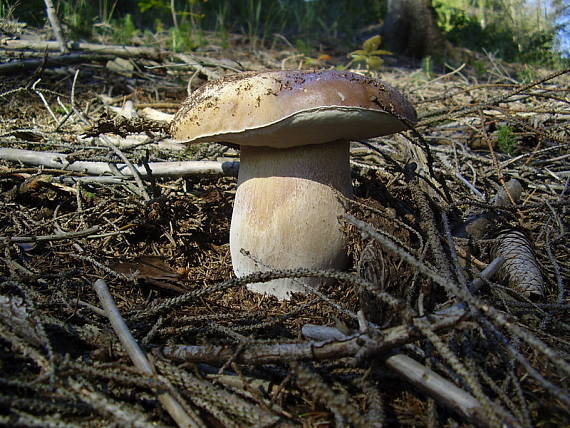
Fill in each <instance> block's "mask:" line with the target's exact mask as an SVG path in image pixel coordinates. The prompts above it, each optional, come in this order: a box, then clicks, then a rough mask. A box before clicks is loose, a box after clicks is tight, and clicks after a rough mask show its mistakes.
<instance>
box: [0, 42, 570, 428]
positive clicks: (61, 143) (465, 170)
mask: <svg viewBox="0 0 570 428" xmlns="http://www.w3.org/2000/svg"><path fill="white" fill-rule="evenodd" d="M43 46H44V48H45V47H46V46H48V45H45V44H44V45H43ZM48 47H49V46H48ZM109 52H112V51H109ZM129 52H131V54H132V55H129V61H128V63H129V64H130V65H132V69H131V66H129V67H128V70H127V71H128V72H125V69H124V67H120V70H115V69H114V68H113V67H107V68H105V67H102V66H100V65H98V64H99V63H98V61H101V60H102V61H108V60H111V61H114V64H116V63H123V61H117V60H116V59H115V58H111V59H110V58H109V55H111V54H109V53H108V52H107V53H105V57H104V58H103V59H97V58H94V57H91V58H90V59H89V62H86V63H83V64H82V65H81V66H70V65H60V66H58V68H51V67H49V64H48V65H46V68H45V70H44V71H43V74H42V75H41V76H35V75H34V76H32V72H30V74H29V75H28V74H25V73H27V72H22V74H23V75H22V76H20V77H19V78H16V77H13V76H7V77H6V78H5V79H2V81H1V82H0V117H2V121H1V122H0V148H2V149H20V150H26V151H32V150H33V151H35V152H53V153H61V154H63V155H65V156H66V157H67V158H68V164H71V165H72V164H73V163H74V162H103V163H105V165H107V166H108V168H110V170H109V171H108V172H107V173H106V175H97V174H95V173H90V172H89V171H87V170H81V171H73V172H72V171H70V170H69V169H68V168H67V167H66V165H65V164H61V165H60V164H58V165H57V166H53V167H51V166H50V167H48V166H44V167H39V166H34V165H33V164H29V163H26V164H24V163H19V162H17V161H8V160H0V192H1V194H0V216H1V218H2V222H1V224H0V277H1V278H3V279H2V280H1V282H0V355H1V356H0V389H2V390H9V391H10V393H9V394H6V393H0V404H1V405H0V407H1V409H0V424H4V425H12V426H16V425H22V426H86V427H103V426H113V425H118V424H123V425H132V426H134V425H136V426H174V422H173V420H172V419H170V417H169V415H168V414H167V413H166V412H165V410H164V409H163V408H162V407H161V402H160V400H159V399H158V397H159V396H161V395H162V394H164V393H168V394H170V396H172V397H174V398H175V399H176V400H177V402H179V403H180V405H181V407H182V408H183V409H184V410H185V411H187V412H188V413H192V414H194V415H196V420H197V421H198V420H199V421H198V422H196V424H197V426H236V427H238V426H321V425H328V426H349V425H350V426H381V424H383V426H395V425H402V426H427V425H430V426H435V425H438V424H439V425H446V424H447V425H457V424H459V426H467V425H468V424H475V425H477V426H497V425H500V424H502V423H506V424H509V425H511V426H525V427H526V426H541V425H549V426H564V425H568V424H570V417H569V416H568V414H569V409H570V394H569V393H568V388H567V383H565V382H567V381H566V379H567V378H568V376H569V375H570V360H569V359H568V355H569V354H570V348H569V347H568V342H569V340H570V326H569V325H568V322H567V317H565V313H567V312H568V310H569V309H570V302H569V300H568V293H567V283H568V280H569V273H570V250H569V248H568V245H567V242H568V232H567V231H568V228H569V226H570V224H569V216H568V205H569V200H568V183H569V180H570V169H569V168H568V159H569V158H570V153H569V151H568V138H569V137H570V110H569V108H568V102H567V100H568V97H569V95H570V92H569V89H568V88H569V80H568V72H569V70H565V71H562V72H557V73H550V74H549V73H542V74H540V75H538V76H537V78H536V79H535V80H534V81H533V82H530V83H524V84H522V83H520V84H519V83H516V82H513V79H512V78H511V77H508V76H500V75H492V76H486V80H483V79H479V77H480V76H477V74H476V73H475V72H472V71H468V70H464V69H463V68H461V69H460V70H459V71H454V72H453V73H451V74H449V75H441V76H438V77H437V78H435V79H431V77H429V76H427V75H425V74H424V73H423V72H421V71H420V70H418V71H410V70H408V69H400V68H390V69H385V70H383V71H382V76H381V77H382V78H383V79H384V80H386V81H387V82H389V83H391V84H393V85H394V86H396V87H398V88H400V89H402V91H404V92H405V93H406V94H407V95H408V96H409V97H410V98H411V100H412V101H413V102H414V103H415V105H416V106H417V109H418V111H419V113H420V118H421V121H420V123H419V125H418V126H417V128H416V130H415V131H413V132H407V133H405V134H404V135H401V136H397V137H394V138H391V139H386V138H381V139H374V140H371V141H368V142H360V143H356V142H355V143H353V144H352V147H351V152H352V160H351V162H352V168H353V181H354V188H355V198H354V200H351V201H346V204H347V208H348V210H349V214H348V215H347V216H346V217H345V218H344V219H342V222H343V224H344V227H345V230H346V233H347V234H348V236H349V238H350V252H351V258H352V261H353V262H352V266H351V269H350V270H349V272H343V273H334V272H326V271H306V270H292V271H272V272H264V273H262V274H259V275H252V276H250V277H248V278H241V279H235V278H234V277H233V274H232V271H231V263H230V259H229V248H228V236H229V224H230V218H231V211H232V203H233V197H234V194H235V187H236V179H235V177H233V176H231V175H229V174H227V173H226V172H227V170H220V171H221V172H220V171H219V172H218V174H217V175H206V174H193V175H180V176H155V175H153V174H152V173H148V171H147V170H146V169H145V168H147V167H148V165H149V164H151V163H162V162H176V161H184V160H187V159H189V158H191V159H193V160H210V161H218V162H220V163H221V162H228V161H234V160H237V159H236V154H237V153H236V152H235V150H232V149H228V148H227V147H225V146H220V145H212V146H206V145H202V146H197V147H190V148H187V149H185V150H180V148H178V149H177V150H171V149H170V148H169V145H168V144H169V143H168V141H166V139H167V129H168V125H167V119H168V116H163V117H165V118H166V119H165V120H164V121H153V120H147V119H143V118H140V117H139V118H136V117H134V115H133V118H132V119H127V118H124V117H121V116H118V115H117V113H116V112H119V111H121V110H122V109H123V107H124V106H125V105H126V103H127V101H129V106H131V104H130V103H132V106H131V107H129V109H132V110H133V111H134V112H137V111H138V112H140V111H142V110H143V109H145V108H152V109H155V110H157V111H161V112H163V113H172V112H173V111H175V109H176V106H177V105H178V104H179V103H180V102H181V101H182V100H183V98H184V97H185V96H186V93H187V89H188V88H190V89H195V87H197V86H198V85H200V84H202V83H203V82H204V81H205V80H206V79H210V78H212V79H213V78H215V77H217V76H221V75H224V74H226V73H233V72H236V71H238V70H236V69H235V67H233V66H231V65H230V64H234V65H235V64H236V63H238V62H239V63H240V64H248V68H251V69H261V68H263V67H264V66H263V64H273V65H276V66H278V65H279V64H280V63H281V60H282V59H283V58H284V54H283V52H280V53H278V52H274V51H271V50H266V51H263V52H262V53H260V52H261V51H260V52H258V53H254V54H252V53H251V52H249V53H247V52H241V51H239V50H237V49H236V51H235V52H233V53H232V55H231V56H232V60H235V61H230V60H229V59H227V58H224V57H223V53H217V54H210V53H208V54H207V55H208V56H194V55H186V56H181V55H178V56H176V55H172V56H164V55H162V53H161V54H159V53H157V52H155V51H154V50H153V51H150V50H149V51H145V55H147V56H148V57H152V58H153V61H154V62H153V65H152V67H148V68H145V67H141V66H140V65H141V64H143V63H144V64H147V63H149V60H148V59H145V60H143V59H141V58H140V57H138V56H137V55H136V54H135V53H134V52H136V51H129ZM228 55H229V54H228ZM291 58H293V57H291ZM238 60H239V61H238ZM173 61H178V62H180V61H183V63H184V64H183V65H184V67H175V66H174V64H173ZM179 65H180V64H178V66H179ZM249 65H251V66H249ZM295 65H296V66H297V65H299V66H302V63H300V64H295ZM188 70H190V72H189V71H188ZM192 73H194V76H195V78H194V77H192ZM24 74H25V75H24ZM32 77H33V78H34V80H33V81H32V80H31V78H32ZM507 77H508V78H507ZM37 79H40V80H37ZM478 79H479V80H478ZM28 80H29V81H28ZM188 82H190V83H188ZM483 82H484V83H483ZM40 95H41V96H40ZM111 107H113V108H111ZM87 123H90V125H87ZM111 134H113V135H118V136H119V137H120V138H127V139H129V138H130V140H129V141H130V142H129V144H119V143H116V142H117V141H122V140H120V138H119V137H117V139H113V140H112V141H111V143H109V142H108V141H109V140H107V143H105V144H103V143H102V142H101V141H102V140H103V139H104V138H103V136H106V135H111ZM135 135H136V136H137V137H136V138H140V143H138V142H137V141H138V140H137V139H136V138H134V136H135ZM106 138H108V137H106ZM132 141H135V142H134V143H132ZM161 143H162V144H161ZM123 158H126V159H127V160H129V162H131V163H132V164H134V165H137V166H139V167H140V168H141V170H142V171H145V172H146V173H145V174H143V175H142V179H141V181H140V182H137V181H136V180H135V178H134V176H133V174H134V173H133V174H129V175H127V174H126V173H125V174H122V173H121V171H118V170H117V165H118V164H119V163H121V162H123V161H124V159H123ZM145 165H146V166H145ZM113 168H115V169H113ZM234 172H235V171H234ZM135 175H136V174H135ZM513 179H516V180H517V182H518V183H519V184H520V187H519V186H517V187H516V192H511V190H512V186H513V184H512V183H513V181H512V180H513ZM141 187H142V188H141ZM145 195H146V196H145ZM499 200H500V201H499ZM502 231H509V232H502ZM513 231H516V232H513ZM505 234H507V236H505ZM513 240H515V241H517V244H516V246H517V253H518V254H523V256H522V257H517V258H516V259H515V260H517V261H516V263H517V264H522V265H524V266H525V267H526V269H525V270H524V275H525V276H526V275H531V276H532V279H530V280H528V281H527V282H526V284H530V283H532V284H535V283H536V284H538V282H537V281H539V282H540V285H539V286H537V287H535V288H531V287H529V286H528V285H526V286H525V285H523V284H524V283H521V282H520V281H519V279H520V278H519V276H518V273H515V274H512V272H513V271H511V270H509V269H510V268H509V262H505V263H503V269H506V271H507V272H511V273H509V274H507V275H506V277H502V276H501V275H495V276H492V275H491V274H487V273H486V271H485V268H486V267H488V266H489V265H491V264H492V262H494V259H495V258H496V256H503V257H505V258H507V259H508V258H509V254H511V253H512V251H514V250H512V248H513V247H512V246H511V244H510V243H509V242H510V241H513ZM531 249H532V250H531ZM531 256H532V260H531V259H530V258H529V257H531ZM499 262H500V260H499ZM495 263H498V262H497V261H495ZM511 263H512V261H511ZM498 264H500V263H498ZM516 272H521V270H520V269H517V270H516ZM285 276H290V277H299V276H321V277H328V278H333V279H335V280H336V282H333V283H331V284H330V285H328V286H326V287H325V288H323V289H321V290H319V294H317V295H308V296H295V297H294V298H293V300H292V301H290V302H277V301H276V300H274V299H272V298H268V297H263V296H260V295H257V294H254V293H251V292H249V291H248V290H247V289H246V287H245V285H246V283H247V282H248V281H249V282H259V281H264V280H268V279H271V278H278V277H285ZM101 278H104V279H105V281H106V282H107V283H108V285H109V288H110V291H111V294H112V296H113V298H114V300H115V302H116V304H117V306H118V308H119V311H120V314H121V316H122V317H123V318H124V320H125V322H126V326H127V328H128V329H129V331H130V332H131V333H132V335H133V337H134V340H136V341H137V342H138V343H139V344H140V345H142V346H143V349H144V352H145V353H146V355H147V356H148V357H149V360H150V361H151V363H152V364H153V366H154V370H155V372H154V373H153V375H148V374H147V375H143V374H141V372H139V371H137V370H136V369H135V368H134V367H133V365H132V363H131V361H130V360H129V358H128V356H127V353H126V352H125V349H124V348H123V346H122V345H121V344H120V342H119V339H118V338H117V336H116V334H115V332H114V331H113V330H112V329H111V328H110V326H109V321H108V319H107V315H106V312H105V311H104V310H102V309H101V306H100V303H99V301H98V298H97V295H96V293H95V291H94V289H93V284H94V282H95V281H96V280H98V279H101ZM539 278H540V280H539ZM511 286H513V287H515V289H517V288H518V289H520V291H521V292H513V290H512V289H511V288H510V287H511ZM529 293H530V294H533V293H534V294H537V293H538V294H539V295H540V299H539V301H538V300H536V299H533V298H532V296H530V295H529ZM308 324H311V325H317V326H327V327H328V328H332V326H334V327H335V329H336V330H337V332H341V333H339V334H340V335H339V336H338V337H337V338H336V339H330V340H321V341H312V340H310V339H307V338H306V337H303V336H302V334H301V332H302V331H303V326H306V325H308ZM335 337H336V336H335ZM167 351H168V352H167ZM183 352H185V353H186V354H185V355H186V357H185V358H186V359H183V358H182V359H181V358H180V355H182V354H183ZM393 355H404V356H405V359H406V361H408V360H410V361H412V364H413V365H414V367H419V369H418V373H419V372H421V370H425V373H426V376H425V378H426V379H427V378H428V377H429V378H430V379H445V382H451V383H453V384H454V386H455V387H456V388H458V389H460V390H461V394H466V395H465V396H468V397H469V400H471V401H470V402H476V403H478V404H479V406H477V414H461V413H458V412H457V410H456V409H457V408H459V406H457V405H456V404H457V403H446V402H445V400H444V399H442V398H441V397H442V396H445V394H437V393H434V392H433V389H432V390H430V389H429V388H423V389H422V385H421V379H422V377H421V376H417V379H419V381H418V380H417V379H415V380H412V379H410V378H409V377H406V374H405V373H404V374H402V373H400V372H398V371H396V370H393V369H391V368H390V367H391V363H390V361H388V360H387V359H388V358H389V357H391V356H393ZM175 356H176V358H175ZM415 382H420V383H419V384H416V383H415ZM411 385H414V387H411ZM424 386H425V385H424ZM416 387H417V388H416ZM420 391H424V392H420ZM430 391H431V392H430ZM461 394H460V395H461ZM30 397H31V398H30Z"/></svg>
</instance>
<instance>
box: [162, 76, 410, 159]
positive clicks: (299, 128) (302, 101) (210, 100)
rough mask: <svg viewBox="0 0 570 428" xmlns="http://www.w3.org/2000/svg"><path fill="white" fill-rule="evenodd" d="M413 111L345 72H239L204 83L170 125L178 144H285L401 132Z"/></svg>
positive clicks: (385, 88)
mask: <svg viewBox="0 0 570 428" xmlns="http://www.w3.org/2000/svg"><path fill="white" fill-rule="evenodd" d="M415 121H416V111H415V110H414V108H413V107H412V105H411V104H410V103H409V102H408V100H406V98H405V97H404V96H403V95H402V94H400V93H399V92H398V91H397V90H395V89H394V88H393V87H391V86H390V85H388V84H386V83H383V82H381V81H379V80H377V79H372V78H368V77H364V76H361V75H359V74H355V73H350V72H341V71H335V70H323V71H264V72H246V73H241V74H235V75H231V76H227V77H225V78H223V79H220V80H216V81H213V82H209V83H207V84H205V85H203V86H202V87H200V88H199V89H198V90H196V91H195V92H194V93H193V94H192V96H191V97H189V98H188V100H186V102H185V103H184V104H183V105H182V107H181V108H180V110H179V111H178V113H177V114H176V116H175V117H174V120H173V122H172V126H171V133H172V135H173V136H174V137H175V138H176V139H179V140H185V141H186V142H189V143H190V142H202V141H210V142H226V143H233V144H243V145H250V146H271V147H276V148H286V147H293V146H302V145H306V144H319V143H325V142H328V141H334V140H339V139H345V140H357V139H366V138H371V137H376V136H380V135H388V134H392V133H395V132H399V131H402V130H404V129H407V125H406V124H405V122H408V123H410V124H413V123H415Z"/></svg>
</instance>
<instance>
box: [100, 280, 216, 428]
mask: <svg viewBox="0 0 570 428" xmlns="http://www.w3.org/2000/svg"><path fill="white" fill-rule="evenodd" d="M93 287H94V288H95V291H96V292H97V296H99V301H100V302H101V305H102V306H103V308H104V309H105V311H106V312H107V317H108V318H109V321H110V323H111V325H112V327H113V330H115V333H116V334H117V336H118V337H119V340H120V341H121V343H122V345H123V346H124V347H125V349H126V351H127V353H128V354H129V357H130V358H131V360H132V361H133V363H134V365H135V367H136V368H138V369H139V370H140V371H141V372H142V373H144V374H146V375H148V376H155V373H154V367H153V366H152V365H151V363H150V361H149V360H148V359H147V357H146V356H145V354H144V352H143V350H142V349H141V348H140V347H139V345H138V343H137V342H136V341H135V338H134V337H133V336H132V334H131V332H130V331H129V329H128V327H127V324H126V323H125V321H124V320H123V317H122V316H121V314H120V312H119V309H118V308H117V305H115V301H114V300H113V296H111V293H110V292H109V288H108V287H107V284H106V283H105V281H104V280H103V279H98V280H97V281H95V283H94V284H93ZM158 400H159V401H160V402H161V403H162V405H163V406H164V408H165V409H166V411H167V412H168V414H169V415H170V416H171V417H172V419H174V421H176V423H177V425H178V426H179V427H195V428H201V427H204V426H205V425H204V423H203V422H202V421H201V420H200V418H199V417H198V416H197V415H195V414H188V413H187V412H186V411H185V410H184V408H183V407H182V406H181V405H180V403H179V402H178V401H176V400H175V399H174V398H173V397H172V395H171V394H170V393H168V392H163V393H161V394H159V395H158Z"/></svg>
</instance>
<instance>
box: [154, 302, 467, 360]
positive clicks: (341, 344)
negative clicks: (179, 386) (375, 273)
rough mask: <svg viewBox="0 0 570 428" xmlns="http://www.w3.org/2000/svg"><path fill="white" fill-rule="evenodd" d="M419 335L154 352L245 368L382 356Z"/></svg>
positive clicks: (452, 312) (386, 333)
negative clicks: (364, 355)
mask: <svg viewBox="0 0 570 428" xmlns="http://www.w3.org/2000/svg"><path fill="white" fill-rule="evenodd" d="M465 316H466V311H465V308H464V307H463V306H456V307H453V308H450V309H448V310H447V311H444V312H442V313H441V314H434V315H432V316H430V318H429V320H430V322H431V323H432V325H433V326H434V328H435V329H437V330H441V329H445V328H449V327H451V326H453V325H455V324H457V323H458V322H460V321H461V320H462V319H464V317H465ZM416 337H417V331H416V329H415V328H414V327H413V326H407V325H402V326H398V327H393V328H389V329H386V330H381V331H379V332H378V334H377V335H376V334H374V335H372V336H370V335H367V334H356V335H353V336H346V337H343V338H342V339H340V340H337V339H338V338H335V340H330V338H329V339H327V340H323V341H317V342H304V343H280V344H277V345H250V346H246V347H245V348H244V349H243V351H242V352H241V353H239V354H238V355H237V356H235V354H236V349H235V348H234V347H227V346H215V345H210V346H193V345H178V346H176V345H172V346H170V345H167V346H163V347H159V348H156V349H154V350H153V352H154V353H156V354H157V355H162V356H164V357H166V358H169V359H172V360H174V361H177V362H188V361H192V362H203V363H208V364H223V363H224V362H225V361H227V360H228V359H229V358H232V357H234V356H235V361H236V362H238V363H244V364H254V365H259V364H274V363H279V362H287V361H292V360H316V361H320V360H329V359H336V358H345V357H355V356H357V355H362V354H363V353H366V354H367V355H369V354H374V355H377V354H380V353H383V352H386V351H387V350H390V349H393V348H396V347H398V346H401V345H403V344H406V343H409V342H411V341H413V340H414V339H415V338H416Z"/></svg>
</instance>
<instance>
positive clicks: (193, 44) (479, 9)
mask: <svg viewBox="0 0 570 428" xmlns="http://www.w3.org/2000/svg"><path fill="white" fill-rule="evenodd" d="M389 1H390V0H243V1H231V0H121V1H118V0H98V1H92V0H76V1H74V0H59V1H57V2H56V4H57V7H58V13H59V15H60V16H61V17H62V19H63V20H64V22H65V24H66V26H67V30H68V33H69V35H70V36H71V37H73V38H78V39H81V38H82V39H89V38H92V37H94V36H107V37H108V38H109V40H111V41H114V42H119V43H130V42H132V41H133V39H134V38H135V37H136V36H138V37H139V38H140V37H141V36H142V39H141V40H142V41H143V42H144V43H152V42H153V39H154V37H155V36H156V35H157V34H166V35H167V36H168V41H169V43H170V45H171V46H170V47H171V48H173V49H176V50H185V49H193V48H197V47H200V46H203V45H204V44H205V38H204V34H205V33H211V32H213V33H215V34H217V35H218V36H219V39H220V41H221V43H222V45H223V46H227V40H228V37H229V35H230V34H232V33H240V34H244V35H246V36H247V38H248V41H249V42H250V43H251V44H252V45H253V47H255V46H256V45H257V44H258V43H264V44H271V43H273V42H275V41H276V40H281V41H282V40H283V38H286V39H287V40H288V41H290V42H291V43H292V44H294V45H295V46H296V47H297V48H298V49H300V50H301V51H310V50H314V49H315V48H318V47H319V46H323V45H324V46H327V45H332V46H336V47H339V48H341V49H345V50H353V49H354V48H355V46H358V45H360V44H361V43H362V41H363V40H365V39H366V38H368V37H369V36H371V35H374V34H375V33H378V32H380V31H381V23H382V20H383V18H384V17H385V13H386V10H387V3H388V2H389ZM395 1H398V0H395ZM432 4H433V6H434V8H435V10H436V13H437V18H438V25H439V26H440V28H441V29H442V31H444V33H445V34H446V35H447V37H448V39H449V40H450V41H451V42H452V43H453V44H454V45H456V46H462V47H466V48H469V49H472V50H475V51H481V52H488V53H492V54H494V55H496V56H498V57H501V58H503V59H505V60H507V61H516V62H524V63H530V64H538V65H545V66H550V67H558V66H563V65H565V64H566V65H567V64H568V60H567V59H565V57H566V56H567V55H568V52H564V49H566V48H565V47H564V45H563V44H561V43H560V40H557V39H556V35H557V34H565V32H566V34H568V32H569V29H570V19H569V18H570V4H568V3H567V2H566V1H565V0H432ZM8 13H10V14H12V15H13V17H15V18H17V19H19V20H21V21H24V22H27V23H28V24H30V25H33V26H42V25H44V24H45V22H46V19H45V13H44V4H43V1H42V0H19V1H16V0H0V14H2V15H4V16H6V15H7V14H8ZM568 37H569V38H570V36H568ZM386 48H387V49H389V48H390V47H389V46H386Z"/></svg>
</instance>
